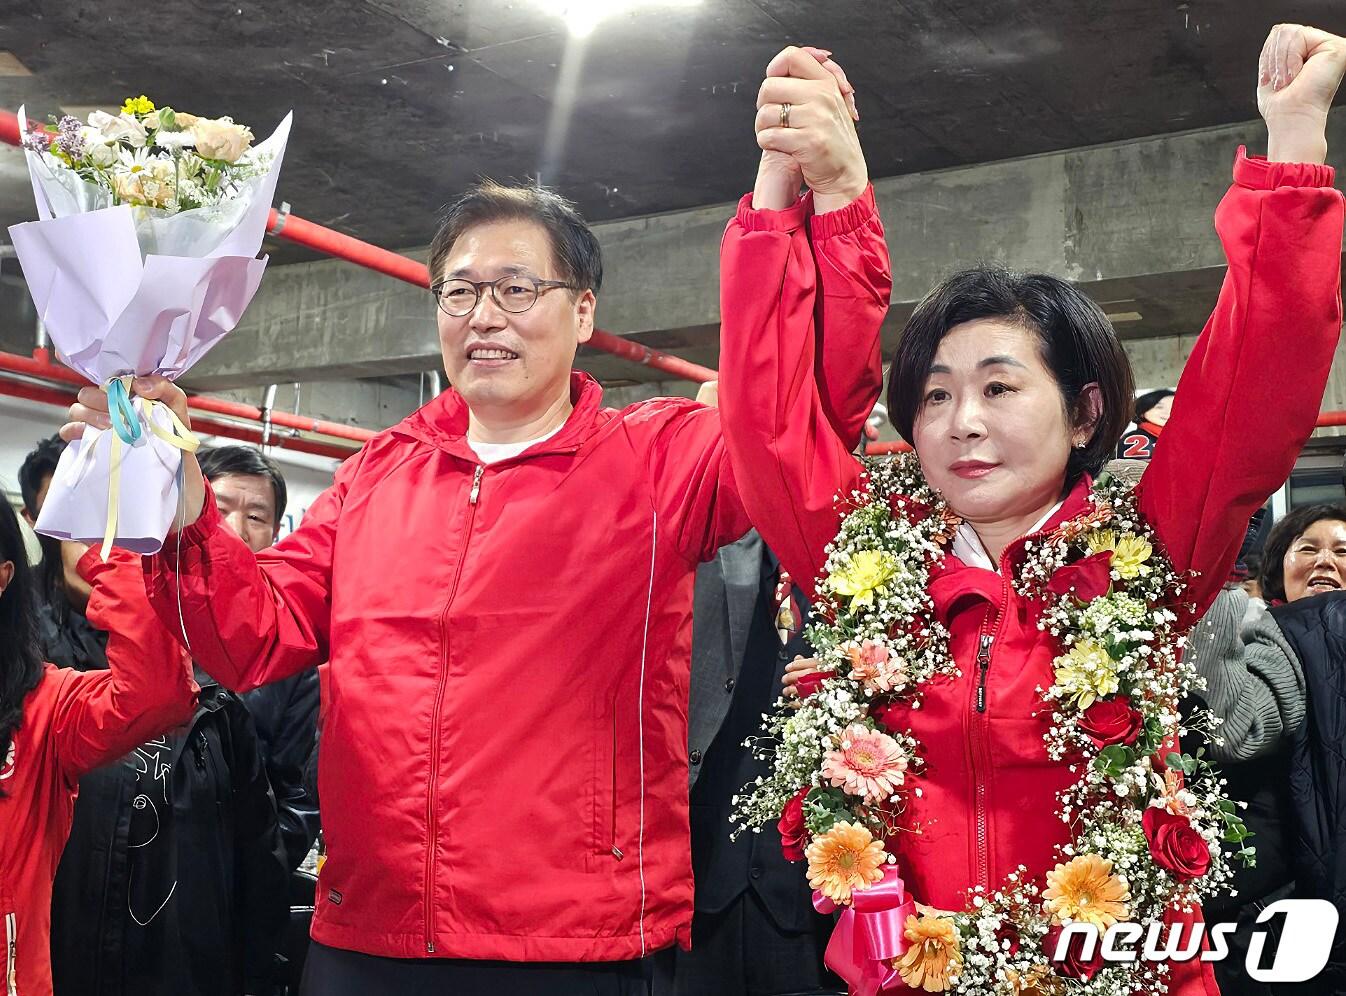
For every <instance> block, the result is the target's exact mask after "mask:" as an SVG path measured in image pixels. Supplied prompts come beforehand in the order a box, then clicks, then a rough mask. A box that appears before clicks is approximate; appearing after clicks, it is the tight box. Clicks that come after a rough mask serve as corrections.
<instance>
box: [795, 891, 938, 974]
mask: <svg viewBox="0 0 1346 996" xmlns="http://www.w3.org/2000/svg"><path fill="white" fill-rule="evenodd" d="M813 908H814V909H816V910H817V911H818V912H819V913H824V914H826V913H831V912H832V911H833V910H835V909H836V908H837V907H836V904H835V903H833V902H832V900H830V899H828V898H827V897H826V896H824V895H823V894H822V893H821V892H815V893H814V894H813ZM915 913H916V904H915V903H914V902H913V901H912V900H911V899H909V898H907V890H906V886H905V885H903V883H902V878H901V876H899V875H898V874H897V866H896V865H885V866H884V868H883V878H882V879H881V880H880V881H878V882H876V883H875V884H874V885H872V886H870V887H869V888H868V889H863V890H860V891H857V892H854V893H852V895H851V905H850V906H847V907H846V908H845V909H843V910H842V911H841V917H840V919H838V920H837V925H836V927H835V928H834V929H833V931H832V940H831V941H830V942H829V943H828V945H827V953H826V955H824V957H823V960H824V961H825V962H826V963H827V967H828V968H830V969H831V970H832V971H834V972H836V973H837V975H839V976H841V977H842V978H843V979H845V980H846V983H847V985H849V986H850V989H851V996H879V994H881V993H887V992H894V991H896V990H898V989H902V988H905V984H904V983H903V982H902V979H901V976H899V975H898V974H897V969H895V968H893V961H894V960H895V959H897V958H900V957H902V955H903V954H904V953H905V952H906V950H907V947H908V945H907V939H906V935H905V933H904V928H905V924H906V922H907V917H908V916H912V915H914V914H915Z"/></svg>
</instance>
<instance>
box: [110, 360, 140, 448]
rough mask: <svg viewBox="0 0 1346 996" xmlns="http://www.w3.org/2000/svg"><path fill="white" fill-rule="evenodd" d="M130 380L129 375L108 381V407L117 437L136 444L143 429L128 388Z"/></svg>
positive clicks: (126, 442) (130, 444)
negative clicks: (127, 383) (127, 384)
mask: <svg viewBox="0 0 1346 996" xmlns="http://www.w3.org/2000/svg"><path fill="white" fill-rule="evenodd" d="M128 380H130V378H129V377H114V378H112V380H110V381H108V386H107V402H108V404H107V408H108V417H109V418H110V419H111V420H112V429H113V431H114V432H116V433H117V437H118V438H119V439H120V440H121V441H122V442H123V443H125V444H126V445H127V446H134V445H135V443H136V441H137V440H138V439H140V436H141V433H142V431H143V430H142V429H141V428H140V416H139V415H137V414H136V410H135V408H134V407H132V405H131V395H130V393H129V392H128V391H127V389H126V382H127V381H128Z"/></svg>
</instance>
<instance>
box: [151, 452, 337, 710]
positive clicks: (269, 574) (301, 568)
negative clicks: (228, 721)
mask: <svg viewBox="0 0 1346 996" xmlns="http://www.w3.org/2000/svg"><path fill="white" fill-rule="evenodd" d="M362 452H363V451H362ZM360 460H361V457H360V455H358V454H357V455H356V456H355V457H353V458H351V459H350V460H347V461H346V463H345V464H343V465H342V466H341V468H340V469H339V470H338V471H337V475H336V481H335V483H334V484H333V485H332V487H330V488H328V489H327V490H326V491H324V492H323V493H322V494H321V495H319V496H318V498H317V500H316V501H314V503H313V505H312V506H311V507H310V508H309V510H308V511H307V512H306V513H304V521H303V523H302V524H301V525H300V527H299V528H298V529H296V530H295V531H294V532H293V533H291V534H290V535H289V536H287V537H285V539H283V540H282V541H281V542H280V543H278V544H277V545H276V546H274V547H271V548H269V549H267V550H263V551H262V552H261V553H259V554H253V552H252V551H251V550H249V549H248V547H247V545H246V544H245V543H244V542H243V541H242V540H241V539H239V538H238V537H237V536H236V535H234V533H233V532H232V531H231V530H230V529H229V528H228V527H226V526H225V525H224V520H223V519H222V518H221V517H220V513H219V510H218V509H217V508H216V507H215V497H214V495H213V494H211V492H210V488H209V486H207V488H206V501H205V505H204V506H203V508H202V511H201V516H200V518H198V519H197V520H196V521H195V522H194V523H192V524H191V525H190V526H187V527H186V528H185V529H183V530H181V531H180V533H177V534H170V535H169V537H168V539H167V540H166V541H165V543H164V547H163V549H162V550H160V551H159V552H158V553H157V554H155V555H154V556H152V557H146V558H145V563H146V571H145V583H146V585H147V587H148V589H149V594H150V600H151V601H152V602H153V603H154V608H155V611H156V612H158V614H159V618H160V619H162V620H163V621H164V624H165V625H166V626H168V627H169V629H171V630H172V631H173V632H174V633H176V634H180V635H181V636H182V638H183V639H184V642H185V644H186V646H187V649H188V650H189V651H190V652H191V654H192V656H193V657H194V658H195V659H196V661H197V662H198V663H199V664H200V665H201V666H202V667H203V668H205V670H206V672H207V673H208V674H209V675H210V676H211V677H212V678H214V679H215V680H216V681H218V682H219V683H220V684H221V685H224V686H225V687H226V688H231V689H233V690H235V691H240V692H241V691H247V690H249V689H252V688H256V687H257V686H259V685H265V684H267V683H268V682H272V681H278V680H280V679H281V678H288V677H289V676H290V675H292V674H297V673H298V672H300V671H302V670H304V669H305V668H308V667H313V666H315V665H317V664H318V663H319V662H321V661H323V660H325V659H326V656H327V636H328V627H329V624H330V621H331V620H330V616H331V589H332V548H333V545H334V542H335V539H336V531H337V520H338V519H339V517H340V515H341V506H342V503H343V501H344V499H345V495H346V490H347V488H348V487H349V484H350V480H351V478H352V477H353V476H354V474H355V472H356V470H357V469H358V467H359V464H360Z"/></svg>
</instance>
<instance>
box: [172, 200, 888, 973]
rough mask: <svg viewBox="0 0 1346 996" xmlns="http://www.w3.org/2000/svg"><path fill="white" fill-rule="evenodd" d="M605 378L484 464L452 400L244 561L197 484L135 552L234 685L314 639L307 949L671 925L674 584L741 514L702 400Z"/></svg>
mask: <svg viewBox="0 0 1346 996" xmlns="http://www.w3.org/2000/svg"><path fill="white" fill-rule="evenodd" d="M857 210H858V209H857ZM871 214H872V207H871ZM856 216H857V211H851V212H850V213H849V214H846V215H844V216H843V217H837V218H833V217H830V216H827V215H824V216H821V217H820V218H818V219H817V221H816V223H815V226H814V244H813V246H812V251H816V252H817V253H818V255H819V257H820V258H822V259H826V260H832V265H834V266H835V267H836V268H837V269H838V272H844V271H847V270H848V269H850V268H851V267H853V266H854V265H855V263H854V261H855V259H857V258H858V257H859V256H860V255H861V254H862V253H866V252H872V251H874V246H873V245H872V242H873V240H874V238H876V235H875V231H874V227H873V226H872V225H865V226H861V227H860V228H858V229H857V228H856V227H855V226H854V225H852V224H849V222H852V221H854V219H855V217H856ZM877 238H878V246H879V249H880V250H881V249H882V234H881V232H880V233H878V235H877ZM837 325H838V327H840V328H848V327H849V324H848V323H844V322H841V321H838V323H837ZM838 345H839V346H840V345H843V344H841V343H839V344H838ZM841 353H842V354H844V355H845V356H849V357H855V359H852V360H848V361H844V363H840V364H839V366H844V367H846V368H848V369H849V370H850V371H852V372H850V373H848V374H846V375H844V376H843V375H842V374H841V373H840V371H839V370H838V371H833V372H832V373H830V374H829V376H835V377H836V379H837V382H838V383H840V384H843V385H846V386H847V387H849V386H850V385H852V384H853V383H854V382H855V380H856V377H855V374H854V372H853V371H854V370H855V368H856V367H857V366H858V365H859V364H860V363H863V362H866V361H867V360H868V359H869V353H868V352H866V351H865V350H864V349H861V350H849V351H847V350H844V349H843V350H842V351H841ZM601 393H602V392H601V389H600V388H599V386H598V384H597V383H596V382H594V381H593V380H592V379H591V378H590V377H588V376H587V375H585V374H580V373H576V374H574V375H573V379H572V398H573V400H574V403H575V410H574V412H573V413H572V414H571V415H570V417H569V419H568V420H567V422H566V424H565V425H564V427H563V428H562V429H561V431H560V432H558V433H557V434H556V435H555V436H553V437H552V438H550V439H548V440H545V441H543V442H540V443H538V444H536V445H534V446H533V447H531V448H530V449H528V450H527V451H525V452H524V453H523V454H521V455H519V456H517V457H514V458H511V459H508V460H502V461H500V462H497V463H492V464H490V465H489V466H485V467H483V466H482V465H481V464H480V462H479V461H478V459H477V457H476V455H475V454H474V453H473V452H472V450H471V449H470V448H469V446H468V444H467V441H466V439H465V433H466V430H467V408H466V405H465V403H464V401H463V399H462V398H461V397H460V396H459V395H458V394H457V393H456V392H454V391H448V392H446V393H445V394H443V395H441V396H440V397H439V398H438V399H436V400H435V401H433V402H431V403H430V404H429V405H427V406H426V407H425V408H423V409H421V410H420V411H419V412H416V413H415V414H413V415H411V416H410V417H409V418H407V419H406V420H405V421H403V422H402V423H401V424H399V425H397V426H395V427H393V428H392V429H390V430H388V431H386V432H383V433H381V434H379V435H378V436H377V437H375V438H374V439H373V440H371V441H370V442H369V443H368V444H366V446H365V447H364V449H363V450H362V451H361V452H360V453H359V454H358V455H356V456H355V457H353V458H351V459H350V460H348V461H347V462H346V464H345V465H344V466H343V467H342V468H341V469H340V470H339V471H338V473H337V479H336V483H335V485H334V486H333V487H332V488H331V489H330V490H329V491H327V492H326V493H324V494H323V495H322V496H321V497H320V498H319V499H318V500H317V501H316V502H315V503H314V505H313V506H312V508H310V509H309V511H308V512H307V513H306V514H305V516H304V521H303V524H302V525H301V526H300V528H299V529H298V530H296V532H295V533H294V534H293V535H291V536H289V537H287V538H286V539H285V540H284V541H283V542H281V543H280V544H279V545H278V546H277V547H275V548H273V549H271V550H267V551H264V552H262V553H260V554H258V555H256V556H255V557H254V555H253V554H252V553H250V552H249V551H248V549H247V547H245V546H244V545H243V544H242V543H241V542H240V541H239V540H238V539H237V538H235V537H234V536H233V535H232V534H230V533H229V532H228V530H225V529H222V528H221V527H220V519H219V515H218V513H217V512H216V510H215V508H214V503H213V501H209V500H208V501H207V502H206V508H205V512H204V513H203V515H202V516H201V518H200V519H199V520H198V521H197V522H196V523H194V524H192V525H191V526H189V527H187V528H186V529H184V530H183V531H182V534H181V553H179V551H178V544H177V542H176V541H175V540H170V541H169V542H168V543H166V544H165V545H164V549H163V551H162V552H161V553H160V554H158V555H156V556H155V557H153V558H150V560H149V561H148V565H149V566H148V582H149V586H150V592H151V597H152V599H153V601H154V602H155V605H156V607H157V608H158V610H159V612H160V614H161V616H162V618H163V619H164V621H165V622H166V623H168V624H169V625H171V626H177V625H178V619H179V616H178V598H179V594H180V596H181V600H182V605H183V608H184V612H183V618H184V619H185V624H186V634H187V637H188V638H189V639H190V645H191V648H192V651H193V653H194V655H195V657H196V660H197V661H198V662H199V663H200V664H201V665H202V667H204V668H205V669H206V671H208V672H209V673H210V674H211V675H212V676H213V677H215V678H216V680H218V681H220V682H221V683H223V684H225V685H226V686H229V687H233V688H236V689H239V690H243V689H247V688H251V687H254V686H256V685H259V684H262V683H265V682H267V681H272V680H275V679H277V678H281V677H284V676H286V675H289V674H293V673H295V672H297V671H299V670H301V669H302V668H305V667H309V666H312V665H313V664H315V663H316V662H318V661H320V660H322V659H323V658H324V657H327V656H330V660H331V663H330V666H329V667H328V669H327V670H328V673H327V682H326V684H325V687H324V696H325V699H326V701H325V704H324V719H323V735H322V745H321V748H320V752H319V784H320V793H321V796H322V820H323V831H324V833H325V835H326V839H327V845H328V858H327V861H326V863H325V864H324V865H323V869H322V874H321V877H320V883H319V890H318V893H319V894H318V904H317V912H316V914H315V917H314V924H313V936H314V938H315V939H316V940H318V941H319V942H321V943H323V944H327V945H331V946H335V947H339V948H345V949H350V950H356V951H362V952H367V953H369V954H375V955H386V956H395V957H426V956H434V957H457V958H482V959H485V958H493V959H507V960H515V961H597V960H616V959H626V958H634V957H638V956H640V955H642V954H644V953H648V952H651V951H654V950H656V949H658V948H660V947H664V946H667V945H669V944H671V943H673V942H674V941H675V940H678V941H681V942H683V943H686V941H687V940H688V933H689V928H690V924H691V919H692V877H691V859H690V850H689V841H688V825H687V686H688V678H689V670H690V663H689V648H690V643H691V625H690V621H691V620H690V613H691V606H692V583H693V580H694V576H695V569H696V565H697V564H698V563H699V562H700V561H702V560H706V559H709V558H710V557H711V556H713V555H714V553H715V551H716V549H718V548H719V547H720V546H721V545H723V544H724V543H726V542H728V541H730V540H733V539H735V538H737V537H738V536H741V535H742V534H743V533H744V532H746V531H747V529H748V520H747V517H746V516H745V514H744V512H743V509H742V505H741V503H740V501H739V499H738V494H737V489H736V486H735V484H734V480H733V477H732V474H731V473H730V469H729V461H728V458H727V456H726V454H725V451H724V444H723V439H722V437H721V434H720V420H719V413H718V412H717V411H716V410H714V409H709V408H706V407H704V406H701V405H698V404H696V403H694V402H691V401H686V400H681V399H660V400H654V401H647V402H641V403H638V404H634V405H631V406H630V407H627V408H625V409H623V410H621V411H614V410H612V409H607V408H603V407H601ZM828 404H829V405H831V404H832V403H831V402H829V403H828ZM824 407H827V406H824ZM833 413H834V417H835V418H836V419H837V421H836V423H835V424H837V425H838V426H840V427H841V428H840V429H839V430H838V431H843V432H845V433H846V434H848V435H849V436H852V437H854V438H858V437H859V433H860V429H861V426H862V425H863V423H864V420H865V418H866V416H867V415H868V414H869V408H868V407H864V408H860V407H858V406H857V400H856V398H855V397H854V396H853V395H846V394H844V393H843V394H839V395H838V396H837V397H836V399H835V405H834V406H833ZM179 589H180V591H179ZM729 829H730V828H729V827H727V826H726V828H725V832H726V833H728V832H729Z"/></svg>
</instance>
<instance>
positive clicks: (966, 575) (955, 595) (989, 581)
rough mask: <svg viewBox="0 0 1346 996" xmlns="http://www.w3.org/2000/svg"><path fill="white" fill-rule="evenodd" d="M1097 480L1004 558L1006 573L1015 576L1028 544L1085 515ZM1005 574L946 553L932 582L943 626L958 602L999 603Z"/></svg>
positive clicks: (1078, 487)
mask: <svg viewBox="0 0 1346 996" xmlns="http://www.w3.org/2000/svg"><path fill="white" fill-rule="evenodd" d="M1093 484H1094V482H1093V478H1091V477H1090V476H1089V475H1088V474H1085V475H1084V476H1083V477H1081V478H1080V479H1079V480H1078V481H1076V482H1075V486H1074V487H1073V488H1071V489H1070V491H1069V492H1068V493H1067V494H1066V497H1065V500H1064V501H1063V502H1062V503H1061V507H1060V508H1058V509H1057V510H1056V514H1054V515H1053V516H1052V517H1051V518H1050V519H1048V520H1047V521H1046V523H1044V524H1043V526H1042V528H1041V529H1039V530H1038V531H1037V532H1035V533H1031V534H1029V535H1027V536H1020V537H1019V538H1018V539H1016V540H1015V541H1014V542H1013V543H1011V544H1010V545H1009V546H1008V547H1006V548H1005V551H1004V553H1002V554H1001V556H1000V568H1001V571H1002V572H1010V573H1012V572H1013V571H1014V570H1015V569H1016V568H1017V567H1018V565H1019V563H1020V562H1021V561H1022V560H1023V553H1024V541H1025V540H1029V539H1032V538H1033V537H1035V536H1043V535H1046V534H1048V533H1051V532H1053V531H1054V530H1055V529H1056V528H1057V527H1058V526H1060V525H1061V524H1062V523H1065V522H1069V521H1070V520H1071V519H1073V518H1075V517H1076V516H1078V515H1080V514H1081V513H1082V512H1084V511H1085V509H1086V507H1087V506H1088V504H1089V501H1090V497H1089V494H1090V490H1091V489H1092V488H1093ZM1009 580H1010V579H1009V578H1008V577H1007V576H1005V573H996V572H995V571H988V570H985V569H983V568H980V567H969V566H968V565H967V564H965V563H963V562H962V561H961V560H959V559H958V558H957V557H955V556H953V555H952V554H950V553H945V555H944V558H943V560H941V561H940V563H939V565H938V566H937V567H936V568H935V570H934V572H933V576H932V578H931V581H930V598H931V600H932V601H933V602H934V603H935V614H936V615H937V616H938V617H939V620H940V621H941V622H944V623H947V622H948V621H949V618H950V616H951V615H952V614H953V611H954V608H955V606H956V605H957V603H958V602H960V601H961V600H962V599H964V598H969V597H970V598H980V599H984V600H985V601H987V602H992V603H995V602H999V601H1000V599H1001V598H1002V597H1003V595H1002V593H1003V591H1004V589H1005V587H1006V586H1007V585H1008V584H1009Z"/></svg>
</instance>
